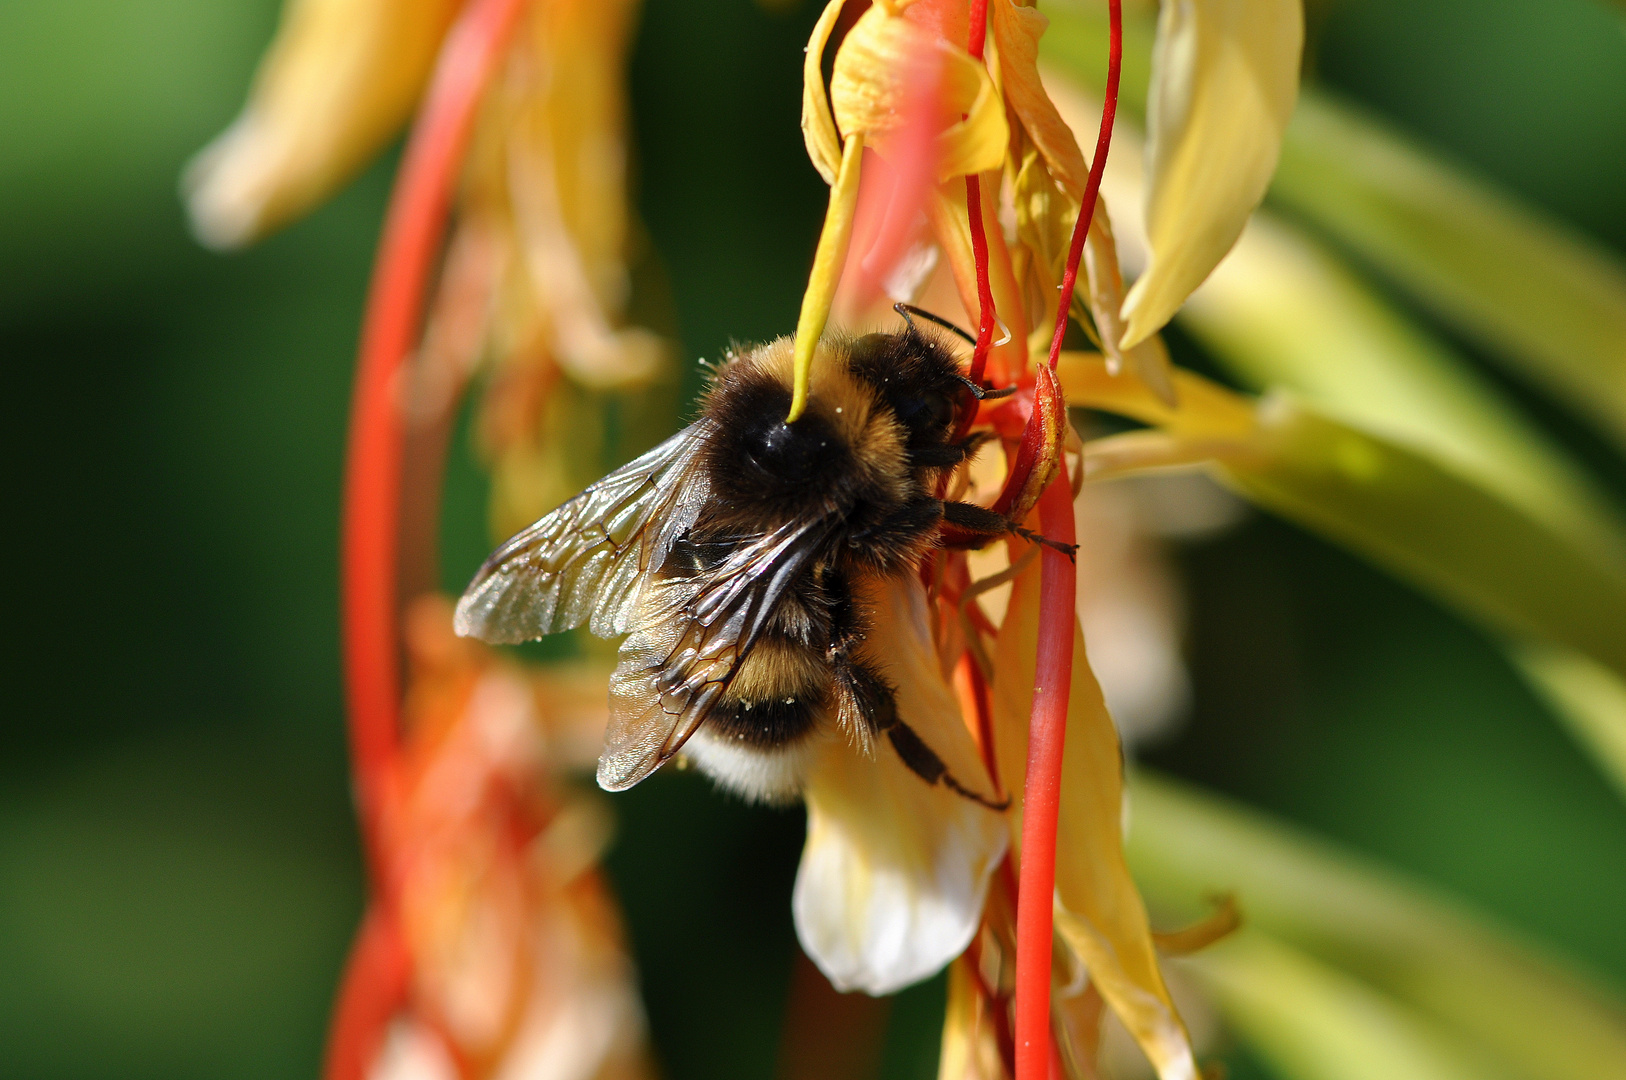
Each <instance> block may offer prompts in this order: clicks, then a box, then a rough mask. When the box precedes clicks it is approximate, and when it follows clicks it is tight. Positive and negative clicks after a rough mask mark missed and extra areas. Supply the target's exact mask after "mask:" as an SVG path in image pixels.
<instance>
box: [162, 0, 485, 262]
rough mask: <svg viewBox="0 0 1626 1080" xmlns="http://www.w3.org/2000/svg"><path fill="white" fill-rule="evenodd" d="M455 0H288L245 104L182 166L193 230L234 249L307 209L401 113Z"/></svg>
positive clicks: (378, 142)
mask: <svg viewBox="0 0 1626 1080" xmlns="http://www.w3.org/2000/svg"><path fill="white" fill-rule="evenodd" d="M458 6H459V2H458V0H407V2H391V0H290V3H289V6H288V8H287V9H286V11H285V12H284V14H283V20H282V25H281V27H280V29H279V30H278V32H277V39H276V41H275V42H274V43H273V44H272V46H271V51H270V53H268V54H267V56H266V58H265V60H264V62H263V63H262V64H261V66H260V71H259V74H258V75H257V76H256V77H255V82H254V90H253V92H252V94H251V95H250V97H249V101H248V105H247V106H246V107H245V108H244V109H243V112H242V113H241V114H240V115H239V116H238V117H237V119H236V120H235V121H233V123H232V126H231V127H229V128H227V129H226V131H225V132H224V133H223V134H221V135H220V136H219V137H218V138H216V139H215V141H214V142H212V143H210V144H209V146H207V147H205V148H204V149H203V151H202V152H201V153H199V154H198V156H197V157H196V158H195V159H194V160H193V162H192V163H191V165H189V166H188V167H187V171H186V179H185V184H184V186H185V188H186V193H187V206H188V210H189V212H190V213H191V216H192V228H193V231H194V232H195V233H197V235H198V238H199V239H200V240H202V241H203V242H204V243H205V244H208V245H209V246H211V247H217V248H231V247H238V246H240V245H243V244H247V243H250V242H252V241H254V240H257V239H259V238H260V237H261V236H264V235H265V234H266V233H268V232H270V231H271V230H273V229H275V228H277V227H278V226H280V225H283V224H285V223H286V222H288V221H289V220H291V219H293V218H295V217H298V216H299V215H300V214H302V213H304V212H305V211H306V210H309V209H310V208H311V207H312V206H314V205H315V204H316V203H318V202H320V201H321V200H322V199H324V198H326V197H327V196H328V195H329V194H331V193H332V191H333V190H334V189H335V188H336V187H338V186H339V185H340V184H342V183H343V182H344V181H346V180H348V179H349V178H350V177H351V176H352V175H353V174H354V173H355V172H356V171H357V170H359V169H360V168H361V167H362V166H363V165H364V164H366V163H367V161H368V159H369V158H371V157H372V156H373V154H374V153H376V152H377V151H378V149H379V148H380V147H381V146H382V145H383V144H384V143H385V141H387V140H388V139H389V138H390V137H391V136H392V135H394V134H395V132H396V131H398V130H399V129H400V127H401V125H402V124H403V123H404V122H405V121H406V118H407V116H408V115H409V114H410V113H411V111H412V107H413V105H414V104H416V102H417V99H418V95H419V94H420V93H421V92H422V89H423V85H424V82H425V81H426V80H427V79H428V77H429V72H430V69H431V68H432V67H433V65H434V62H435V56H436V53H437V52H438V50H439V48H440V42H441V38H442V37H443V36H444V34H445V32H446V28H447V27H448V26H449V25H450V23H451V20H452V17H453V15H455V14H456V12H457V9H458Z"/></svg>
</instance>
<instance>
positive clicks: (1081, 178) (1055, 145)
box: [988, 0, 1175, 405]
mask: <svg viewBox="0 0 1626 1080" xmlns="http://www.w3.org/2000/svg"><path fill="white" fill-rule="evenodd" d="M988 11H989V18H990V20H991V25H992V28H993V33H994V36H995V39H996V40H997V41H998V43H999V65H1000V72H1001V74H1002V76H1003V79H1004V88H1005V97H1006V100H1007V101H1008V102H1009V103H1010V106H1011V110H1012V111H1013V112H1014V113H1015V114H1016V116H1017V119H1018V120H1019V121H1020V122H1021V125H1022V129H1023V131H1025V132H1026V134H1027V136H1028V138H1029V139H1031V140H1032V141H1033V145H1034V146H1035V147H1037V148H1038V150H1039V153H1040V154H1041V155H1042V157H1043V158H1044V162H1045V166H1046V170H1047V171H1048V172H1049V174H1050V176H1051V177H1052V178H1053V179H1054V181H1055V182H1056V183H1057V184H1059V185H1060V186H1061V188H1062V189H1063V190H1064V191H1065V192H1066V193H1067V195H1068V196H1069V197H1070V205H1068V203H1069V200H1068V199H1060V200H1054V199H1053V200H1051V202H1054V203H1058V204H1059V205H1054V206H1048V207H1045V209H1046V210H1048V213H1047V214H1045V215H1044V221H1043V225H1042V227H1043V228H1045V229H1046V231H1047V232H1048V233H1049V234H1050V235H1048V236H1047V237H1045V239H1044V241H1043V243H1042V244H1041V250H1042V251H1043V252H1044V254H1045V256H1047V262H1046V267H1047V269H1048V271H1049V273H1048V274H1047V275H1046V278H1047V280H1045V281H1044V282H1043V283H1042V285H1043V288H1044V289H1046V290H1047V291H1046V296H1047V297H1048V296H1049V290H1051V289H1053V288H1054V287H1055V285H1056V283H1057V282H1059V281H1060V280H1061V274H1062V266H1063V263H1064V262H1065V258H1066V252H1067V246H1068V243H1069V241H1070V240H1071V237H1072V229H1073V223H1074V221H1075V220H1076V219H1077V217H1078V206H1079V201H1080V200H1081V199H1082V198H1083V196H1084V188H1085V184H1086V183H1087V181H1088V179H1089V165H1088V163H1087V162H1086V161H1085V159H1084V154H1083V152H1082V151H1081V150H1079V148H1078V141H1077V139H1076V138H1074V135H1073V131H1072V129H1071V128H1070V127H1068V126H1067V122H1066V121H1065V120H1063V119H1062V116H1061V113H1060V112H1059V111H1058V110H1057V108H1056V104H1055V102H1054V101H1052V100H1051V96H1050V94H1049V93H1048V92H1047V91H1046V90H1045V87H1044V84H1043V82H1042V81H1041V80H1040V77H1039V38H1040V37H1041V36H1042V35H1043V34H1044V32H1045V29H1046V27H1047V26H1048V25H1049V20H1048V19H1046V18H1045V17H1044V16H1043V15H1041V14H1039V13H1038V12H1037V11H1035V10H1034V9H1033V8H1030V7H1018V6H1016V5H1015V4H1014V3H1012V0H994V2H993V3H992V4H991V5H990V7H989V9H988ZM1109 160H1110V158H1109ZM1024 171H1025V170H1024ZM1028 187H1029V188H1030V189H1031V188H1040V187H1042V185H1040V184H1038V183H1037V182H1035V181H1030V182H1029V185H1028ZM1019 213H1020V210H1019ZM1083 271H1084V272H1083V273H1082V274H1081V275H1080V276H1079V279H1078V284H1079V287H1078V292H1079V295H1080V296H1081V297H1082V298H1083V299H1084V301H1085V302H1086V303H1087V304H1088V305H1089V309H1090V316H1091V319H1092V320H1093V321H1094V323H1095V329H1096V332H1097V334H1098V335H1099V337H1100V344H1101V347H1102V349H1103V351H1105V352H1106V354H1107V357H1108V358H1109V359H1110V360H1111V362H1112V364H1113V365H1114V366H1115V367H1116V366H1123V367H1126V368H1128V370H1130V371H1132V372H1134V373H1135V375H1136V376H1137V377H1138V378H1141V379H1142V380H1144V381H1145V382H1146V384H1147V385H1148V386H1150V387H1151V388H1152V390H1153V391H1154V392H1155V393H1156V394H1157V395H1158V396H1159V397H1161V398H1163V399H1164V400H1165V401H1166V402H1168V403H1169V404H1171V405H1172V404H1173V403H1174V400H1175V399H1174V389H1173V385H1172V383H1171V382H1170V376H1169V359H1168V352H1167V350H1166V349H1164V348H1163V345H1162V342H1160V341H1156V340H1150V339H1149V340H1147V341H1143V342H1140V343H1139V344H1136V345H1133V346H1129V347H1126V346H1125V345H1124V343H1123V339H1124V337H1125V332H1126V327H1125V324H1124V319H1123V316H1122V315H1121V314H1120V312H1121V310H1122V308H1123V303H1124V283H1123V273H1122V271H1121V270H1120V269H1119V265H1118V249H1117V244H1116V242H1115V240H1114V238H1113V233H1112V219H1111V216H1110V214H1109V213H1108V211H1107V205H1106V199H1105V197H1104V196H1098V199H1097V202H1096V209H1095V217H1094V218H1093V219H1091V221H1090V231H1089V233H1088V235H1087V236H1086V238H1085V241H1084V263H1083ZM1050 313H1051V320H1053V318H1054V309H1053V308H1052V309H1050ZM1047 322H1050V320H1047ZM1051 325H1053V322H1052V323H1051ZM1043 344H1044V346H1045V347H1048V345H1049V339H1048V338H1046V340H1045V341H1044V343H1043Z"/></svg>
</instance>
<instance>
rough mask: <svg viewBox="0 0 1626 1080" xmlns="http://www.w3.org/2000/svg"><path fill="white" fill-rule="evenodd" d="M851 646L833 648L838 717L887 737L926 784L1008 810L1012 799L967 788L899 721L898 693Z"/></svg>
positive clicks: (910, 728)
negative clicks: (993, 797)
mask: <svg viewBox="0 0 1626 1080" xmlns="http://www.w3.org/2000/svg"><path fill="white" fill-rule="evenodd" d="M852 644H853V643H852V642H850V641H849V642H845V643H843V644H841V645H840V646H839V647H838V646H832V647H831V657H830V659H831V669H832V672H831V673H832V675H833V676H834V681H835V687H836V701H837V710H838V715H840V716H841V717H842V718H843V719H844V720H845V721H846V722H847V723H850V724H852V725H853V728H854V729H858V730H862V731H864V732H866V733H867V734H868V735H869V736H870V737H871V738H873V737H874V736H876V735H882V734H884V735H885V736H886V737H887V740H888V741H889V742H891V743H892V749H894V750H896V751H897V752H898V760H900V761H902V762H903V763H904V765H905V766H907V767H908V769H909V771H910V772H912V773H914V774H915V775H916V776H918V777H920V778H921V779H922V780H924V781H926V783H928V784H938V783H941V784H942V785H943V786H944V787H946V788H948V789H949V790H950V791H952V792H954V793H955V794H956V795H960V796H963V797H964V798H967V799H970V800H971V801H972V802H974V803H979V804H981V805H983V806H986V807H988V809H990V810H1004V809H1005V808H1006V807H1008V806H1009V805H1010V804H1011V801H1010V799H1003V800H1001V801H999V802H992V801H990V800H989V799H988V798H987V797H985V796H983V795H979V794H977V793H976V792H975V791H972V790H971V789H969V788H967V787H964V786H963V785H962V784H961V783H960V781H959V780H957V779H956V778H955V776H954V774H953V773H952V772H950V771H949V768H948V766H947V765H945V764H943V759H942V758H940V757H938V756H937V751H935V750H933V749H932V748H931V747H930V746H927V745H926V741H925V740H924V739H922V738H921V737H920V736H919V735H917V734H916V733H915V729H914V728H912V727H910V726H909V725H908V724H906V723H904V722H903V720H902V719H900V718H899V716H898V699H897V695H896V693H895V692H894V691H893V689H892V687H891V686H890V685H888V684H887V681H886V680H885V679H884V678H882V677H881V676H880V674H878V673H877V672H876V671H875V670H873V669H872V668H871V667H870V666H869V665H867V664H865V663H862V662H861V661H859V660H857V659H855V658H854V657H853V656H852V654H851V645H852ZM848 718H850V719H848Z"/></svg>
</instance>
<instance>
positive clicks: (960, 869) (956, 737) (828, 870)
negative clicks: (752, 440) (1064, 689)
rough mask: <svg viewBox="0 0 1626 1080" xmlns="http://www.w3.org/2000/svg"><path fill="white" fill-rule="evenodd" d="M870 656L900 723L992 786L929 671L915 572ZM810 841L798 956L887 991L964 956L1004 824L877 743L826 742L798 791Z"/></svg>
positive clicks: (964, 774) (842, 984) (887, 588)
mask: <svg viewBox="0 0 1626 1080" xmlns="http://www.w3.org/2000/svg"><path fill="white" fill-rule="evenodd" d="M874 599H875V603H874V606H873V610H874V611H875V621H874V626H873V627H872V628H871V631H870V640H871V641H872V642H875V643H877V646H878V647H876V648H875V649H874V660H875V661H876V662H877V663H878V665H879V666H880V668H881V671H882V673H883V674H884V676H885V677H886V679H887V680H888V681H889V682H891V683H892V684H893V685H894V686H895V687H897V701H898V715H899V716H900V717H901V718H902V720H903V722H904V723H906V724H908V725H909V726H910V727H911V728H912V729H913V730H914V732H915V734H917V735H918V736H920V738H921V740H922V741H924V742H925V743H926V745H928V746H929V747H931V748H932V749H933V750H934V751H936V753H937V755H938V756H939V757H940V758H941V759H942V760H943V763H944V764H945V765H946V766H947V767H948V770H949V772H950V773H952V774H953V775H954V776H955V778H956V779H957V780H958V781H959V782H960V783H961V784H962V785H963V786H965V787H967V788H970V789H971V790H973V791H978V792H983V793H988V792H990V791H991V789H992V787H993V785H992V782H991V781H990V780H989V779H988V776H987V773H986V771H985V770H984V768H983V765H982V760H981V758H980V757H979V756H978V754H977V750H976V746H975V744H974V743H973V742H972V740H971V736H970V733H969V732H968V731H967V730H966V728H965V725H964V723H963V722H962V720H961V718H960V711H959V707H958V704H957V703H956V700H955V696H954V691H953V689H952V688H951V687H950V686H949V684H948V682H947V680H945V679H944V677H943V674H942V671H941V670H940V668H939V667H938V663H937V655H936V650H935V647H934V646H933V642H932V636H931V629H930V621H929V614H928V610H927V607H926V599H925V594H924V592H923V590H922V588H921V586H920V583H919V582H918V581H916V580H914V579H913V578H910V579H909V580H908V581H902V582H896V581H894V582H887V583H885V584H884V585H883V586H879V587H878V592H877V595H876V596H875V597H874ZM804 798H805V800H806V802H807V847H806V849H805V850H804V851H803V853H802V864H801V867H800V869H799V870H798V871H797V874H796V887H795V891H794V894H793V896H792V901H791V906H792V911H793V913H794V915H795V918H796V933H797V936H798V937H799V938H800V939H801V943H802V948H803V949H804V950H805V951H806V952H807V955H808V956H809V957H810V958H811V959H812V960H813V962H814V963H816V964H817V965H818V966H819V970H821V971H823V972H824V974H825V976H826V977H828V978H829V980H830V981H831V983H833V984H834V985H835V987H836V988H837V989H838V990H863V991H865V992H867V993H870V994H889V993H892V992H894V991H897V990H900V989H902V988H903V987H905V986H908V985H910V984H911V983H915V982H919V981H920V980H921V979H924V978H927V977H928V976H930V975H932V974H934V973H935V972H937V971H938V970H940V969H941V968H942V967H943V965H944V964H946V963H948V962H949V960H951V959H953V958H954V957H955V956H958V955H959V954H960V953H961V952H963V951H964V950H965V947H966V945H967V944H968V943H969V942H970V940H971V936H972V934H974V933H975V932H976V928H977V925H978V922H979V920H980V919H981V917H982V906H983V898H984V896H985V894H986V893H987V889H988V878H989V875H990V874H991V873H992V872H993V870H994V867H995V866H996V865H998V863H999V860H1000V858H1001V857H1002V856H1003V855H1004V853H1005V845H1006V824H1005V820H1004V816H1003V815H1002V814H1000V813H997V812H995V811H992V810H989V809H988V808H986V807H984V806H982V805H980V804H978V803H976V802H973V801H972V800H970V799H968V798H966V797H965V796H963V795H959V794H956V793H955V792H953V791H951V790H949V789H948V788H947V787H946V786H944V785H943V784H942V783H937V784H928V783H927V782H926V781H925V780H924V779H922V778H921V777H920V776H918V775H916V774H915V773H913V772H911V771H910V770H909V769H908V768H907V767H906V766H905V765H904V764H903V762H902V760H901V759H900V758H899V757H898V754H897V753H896V751H894V750H893V748H892V746H891V745H890V744H889V742H888V741H887V740H886V739H884V738H883V739H880V740H878V745H877V746H876V748H875V754H874V756H873V757H866V756H865V755H863V754H862V753H860V752H859V751H858V750H857V749H855V748H854V747H852V746H850V745H848V744H847V743H846V742H845V741H844V740H842V739H840V738H839V737H832V738H831V740H830V741H829V742H828V743H827V744H826V745H825V746H824V747H823V749H822V751H821V752H820V754H819V755H818V757H817V758H816V760H815V762H814V764H813V766H812V768H811V770H810V772H809V775H808V780H807V786H806V789H805V791H804Z"/></svg>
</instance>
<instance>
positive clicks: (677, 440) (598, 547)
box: [456, 420, 709, 644]
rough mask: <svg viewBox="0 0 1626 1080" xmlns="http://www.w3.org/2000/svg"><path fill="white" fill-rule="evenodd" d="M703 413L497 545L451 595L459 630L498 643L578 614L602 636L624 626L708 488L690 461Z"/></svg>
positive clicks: (565, 625) (577, 620)
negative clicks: (459, 593) (466, 583)
mask: <svg viewBox="0 0 1626 1080" xmlns="http://www.w3.org/2000/svg"><path fill="white" fill-rule="evenodd" d="M706 423H707V422H706V421H704V420H702V421H698V422H696V423H694V424H690V425H689V426H688V427H686V428H684V429H683V430H682V431H680V432H678V433H677V434H676V435H674V436H672V437H671V438H670V439H667V440H666V441H665V442H663V443H661V444H660V445H659V446H657V447H655V449H653V450H651V451H650V452H649V453H647V454H645V455H644V456H643V457H640V458H638V459H637V460H636V461H632V462H630V463H628V464H626V465H623V466H622V467H621V468H619V469H617V470H615V471H614V472H612V473H610V474H609V475H608V476H606V477H605V478H604V479H602V480H600V481H598V483H596V484H594V485H592V486H591V487H589V488H587V490H585V491H583V492H582V493H581V494H580V495H577V496H576V497H575V498H573V499H571V500H570V501H569V502H566V503H565V504H564V505H562V506H560V507H559V508H558V509H557V510H554V511H553V512H552V513H550V514H548V515H547V516H546V517H544V518H542V519H541V520H540V521H538V522H536V523H535V524H534V525H532V526H530V527H529V528H527V529H525V530H524V531H522V532H520V533H519V534H517V535H516V536H514V537H513V538H512V539H511V540H509V541H508V542H507V543H506V544H504V545H503V546H502V547H500V548H498V549H497V551H496V552H495V553H494V554H493V555H492V556H491V557H490V558H489V559H487V560H486V562H485V565H484V566H482V567H480V572H479V573H478V574H476V575H474V580H473V581H472V582H470V583H469V587H468V588H467V589H466V590H464V592H463V598H462V599H461V600H459V601H458V604H457V621H456V627H457V632H458V633H459V634H462V635H464V636H465V637H477V638H480V639H482V640H484V641H491V642H499V643H503V644H513V643H515V642H520V641H529V640H531V639H533V638H539V637H544V636H546V635H548V634H555V633H558V632H559V631H561V630H572V629H574V628H576V627H578V626H581V625H582V624H583V623H586V624H588V626H589V628H590V629H591V630H592V631H593V633H595V634H597V635H599V636H600V637H610V636H611V635H614V634H624V633H626V632H627V630H629V629H630V628H631V625H630V624H631V619H632V615H633V612H635V611H636V610H637V608H638V597H639V595H640V593H641V592H642V591H643V588H644V583H645V581H646V579H647V577H648V575H649V574H650V573H651V572H652V571H654V570H658V569H659V568H660V566H661V564H662V563H663V562H665V560H666V554H667V552H668V551H669V550H670V549H671V547H672V544H673V542H674V541H676V540H677V538H678V537H680V536H682V535H683V534H684V533H685V532H687V531H688V529H689V527H690V526H691V525H693V524H694V520H695V516H696V515H697V514H698V513H699V511H700V507H701V506H702V505H704V503H705V501H706V498H707V496H708V495H709V488H708V486H707V483H706V479H705V476H704V474H703V473H702V472H700V471H699V470H697V469H695V468H694V467H693V466H694V463H695V460H696V456H697V455H698V453H699V450H700V447H701V445H702V444H703V443H704V441H705V434H706Z"/></svg>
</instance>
